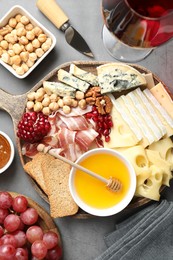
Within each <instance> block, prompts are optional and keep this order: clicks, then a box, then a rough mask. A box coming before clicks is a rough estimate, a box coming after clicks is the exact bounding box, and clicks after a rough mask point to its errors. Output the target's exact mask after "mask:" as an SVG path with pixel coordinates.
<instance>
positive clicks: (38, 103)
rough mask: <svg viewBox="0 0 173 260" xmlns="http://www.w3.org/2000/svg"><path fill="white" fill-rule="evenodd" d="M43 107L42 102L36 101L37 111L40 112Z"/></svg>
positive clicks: (35, 109)
mask: <svg viewBox="0 0 173 260" xmlns="http://www.w3.org/2000/svg"><path fill="white" fill-rule="evenodd" d="M42 109H43V105H42V103H41V102H36V103H35V105H34V111H35V112H39V111H41V110H42Z"/></svg>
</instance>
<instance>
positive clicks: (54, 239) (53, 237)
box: [43, 231, 59, 249]
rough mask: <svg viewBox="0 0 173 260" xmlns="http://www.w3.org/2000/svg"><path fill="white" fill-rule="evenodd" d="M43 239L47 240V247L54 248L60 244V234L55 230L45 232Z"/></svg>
mask: <svg viewBox="0 0 173 260" xmlns="http://www.w3.org/2000/svg"><path fill="white" fill-rule="evenodd" d="M43 241H44V242H45V244H46V246H47V249H52V248H53V247H55V246H57V245H58V241H59V239H58V235H57V234H56V233H55V232H52V231H48V232H46V233H45V234H44V236H43Z"/></svg>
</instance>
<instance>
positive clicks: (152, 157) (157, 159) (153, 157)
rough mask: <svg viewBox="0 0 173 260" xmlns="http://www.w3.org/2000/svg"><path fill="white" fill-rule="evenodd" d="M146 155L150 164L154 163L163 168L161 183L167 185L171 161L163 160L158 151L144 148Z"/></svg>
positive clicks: (170, 176)
mask: <svg viewBox="0 0 173 260" xmlns="http://www.w3.org/2000/svg"><path fill="white" fill-rule="evenodd" d="M146 155H147V158H148V161H149V162H150V164H153V165H156V166H158V167H159V168H160V169H162V170H163V180H162V183H163V184H164V185H166V186H169V182H170V179H171V178H172V173H171V163H169V162H166V161H165V160H163V159H162V158H161V156H160V153H159V151H153V150H150V149H146Z"/></svg>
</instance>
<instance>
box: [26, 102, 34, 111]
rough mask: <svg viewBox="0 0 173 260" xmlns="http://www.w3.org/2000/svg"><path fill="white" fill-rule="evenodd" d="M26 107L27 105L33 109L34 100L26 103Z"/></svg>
mask: <svg viewBox="0 0 173 260" xmlns="http://www.w3.org/2000/svg"><path fill="white" fill-rule="evenodd" d="M26 107H27V109H29V110H31V109H32V108H33V107H34V102H33V101H28V102H27V103H26Z"/></svg>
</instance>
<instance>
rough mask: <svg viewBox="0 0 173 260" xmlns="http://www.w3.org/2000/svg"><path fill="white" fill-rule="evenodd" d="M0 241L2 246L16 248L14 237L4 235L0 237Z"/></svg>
mask: <svg viewBox="0 0 173 260" xmlns="http://www.w3.org/2000/svg"><path fill="white" fill-rule="evenodd" d="M1 241H2V244H3V245H12V246H14V247H15V248H16V247H17V241H16V239H15V237H14V236H13V235H11V234H5V235H3V236H2V237H1Z"/></svg>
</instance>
